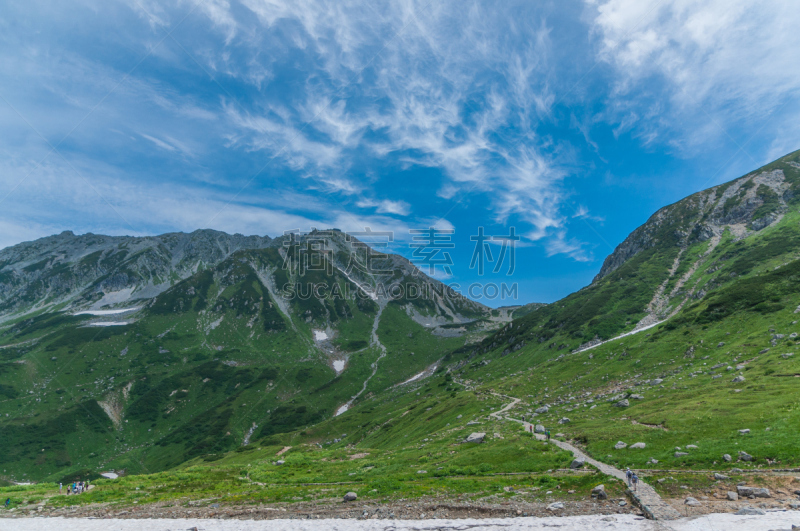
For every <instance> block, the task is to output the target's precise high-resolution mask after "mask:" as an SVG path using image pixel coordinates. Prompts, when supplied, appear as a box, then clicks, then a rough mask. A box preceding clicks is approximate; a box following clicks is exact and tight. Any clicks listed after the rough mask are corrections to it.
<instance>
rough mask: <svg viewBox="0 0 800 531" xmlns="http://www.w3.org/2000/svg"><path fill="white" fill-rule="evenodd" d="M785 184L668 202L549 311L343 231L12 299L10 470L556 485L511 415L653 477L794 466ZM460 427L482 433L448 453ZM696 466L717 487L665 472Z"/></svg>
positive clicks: (794, 330) (799, 462)
mask: <svg viewBox="0 0 800 531" xmlns="http://www.w3.org/2000/svg"><path fill="white" fill-rule="evenodd" d="M799 187H800V151H798V152H794V153H791V154H789V155H787V156H785V157H783V158H781V159H779V160H777V161H775V162H773V163H771V164H769V165H767V166H764V167H762V168H759V169H757V170H756V171H753V172H751V173H749V174H747V175H745V176H743V177H740V178H738V179H735V180H733V181H731V182H729V183H725V184H722V185H719V186H715V187H713V188H710V189H708V190H704V191H701V192H698V193H696V194H693V195H691V196H689V197H687V198H685V199H683V200H681V201H679V202H677V203H675V204H672V205H669V206H666V207H664V208H663V209H661V210H659V211H658V212H656V213H655V214H654V215H653V216H652V217H651V218H650V219H649V220H648V221H647V222H646V223H645V224H644V225H642V226H641V227H639V228H637V229H636V230H634V231H633V232H632V233H631V235H630V236H629V237H628V238H626V239H625V241H623V242H622V243H621V244H620V245H619V246H618V247H617V249H616V250H615V251H614V253H612V255H610V256H609V257H608V258H607V259H606V260H605V262H604V264H603V266H602V268H601V269H600V271H599V273H598V275H597V276H596V278H595V279H594V280H593V282H592V283H591V284H590V285H588V286H586V287H585V288H583V289H581V290H579V291H577V292H575V293H573V294H570V295H568V296H567V297H565V298H563V299H562V300H560V301H557V302H554V303H552V304H547V305H535V304H531V305H526V306H523V307H519V308H504V309H499V310H495V311H489V310H487V309H486V308H484V307H482V306H480V305H478V304H476V303H474V302H472V301H468V300H466V299H462V298H458V297H453V296H450V295H449V294H448V293H447V291H446V289H444V288H443V287H442V286H441V285H440V284H439V283H437V282H436V281H435V280H433V279H430V278H427V277H425V276H424V275H420V274H419V272H418V271H417V270H416V269H415V268H414V267H413V265H411V264H409V263H408V262H407V261H405V260H404V259H402V258H401V257H397V256H380V255H373V254H370V255H368V258H365V260H372V259H375V264H374V265H375V267H374V269H372V270H371V271H372V272H370V270H369V269H368V271H367V272H364V269H365V268H363V267H355V268H348V267H347V265H348V263H349V257H350V256H352V253H349V252H348V247H347V245H348V241H347V238H346V236H345V235H342V234H341V233H338V232H337V231H326V232H324V234H323V233H320V234H311V235H306V236H303V237H301V238H299V239H298V240H297V241H295V240H294V239H292V238H288V239H287V237H284V238H276V239H275V240H270V241H269V242H267V243H266V244H265V245H264V246H263V247H261V248H254V249H241V250H238V251H235V252H233V253H232V254H231V255H230V256H228V257H226V258H222V259H221V260H220V261H219V262H218V263H216V264H215V265H213V266H212V265H208V266H203V267H202V268H201V267H200V266H198V268H197V270H196V271H195V272H194V273H192V274H190V275H189V276H187V277H186V278H185V279H183V280H178V279H176V280H175V282H174V284H172V285H171V286H170V287H168V289H165V290H164V291H161V292H160V293H159V294H157V295H155V296H153V297H150V298H142V299H137V300H135V301H134V303H131V302H127V303H126V307H123V308H119V307H117V308H116V309H117V310H125V312H123V313H109V311H113V309H112V308H111V307H109V308H108V309H106V310H105V312H103V310H102V309H99V310H98V309H97V308H99V306H97V304H98V301H103V300H104V297H107V296H108V293H113V291H109V292H107V293H106V292H103V293H99V292H97V291H92V290H93V289H94V288H82V289H81V291H80V293H81V294H82V295H80V296H75V297H74V298H71V299H69V300H68V301H67V302H60V303H58V304H60V305H61V306H58V305H56V304H53V305H52V306H48V307H47V310H46V311H45V310H42V309H41V308H44V307H45V305H44V304H42V305H40V306H36V305H35V304H36V303H33V305H32V306H29V307H25V306H24V305H21V306H19V307H18V308H20V309H19V310H17V312H22V313H16V314H13V315H12V314H11V313H9V315H10V317H9V318H8V319H7V320H6V322H5V323H3V324H2V327H1V328H0V343H2V348H0V356H2V364H0V374H2V377H3V380H2V381H3V382H4V383H3V384H2V386H0V394H2V395H4V396H5V399H3V400H2V401H0V415H2V417H0V438H2V439H1V440H0V444H2V447H3V448H5V449H7V451H6V452H5V453H3V454H0V459H2V462H0V465H2V469H3V470H5V471H6V472H5V474H6V477H7V478H8V479H15V480H20V479H23V478H40V479H42V478H45V479H55V478H60V477H74V476H75V475H76V474H77V475H83V476H84V477H85V476H87V475H92V474H96V473H97V472H99V471H102V470H109V469H113V470H115V471H117V472H125V473H127V474H133V473H137V474H147V473H148V472H156V471H166V472H163V473H160V474H152V475H143V476H137V479H135V480H134V479H131V480H130V482H129V483H124V484H125V485H130V486H133V485H134V484H135V485H136V486H143V487H142V488H144V489H145V490H147V489H150V490H147V492H148V493H149V494H141V496H142V498H141V499H142V500H145V496H151V498H147V499H151V500H155V499H156V498H153V497H152V496H156V495H157V496H158V498H157V499H158V500H168V499H175V500H178V499H182V497H189V498H195V499H198V500H200V499H203V500H207V499H209V498H214V496H217V498H216V499H220V498H219V495H218V494H213V492H211V491H209V490H208V489H205V490H204V487H201V486H202V485H206V484H208V483H209V482H212V483H217V482H223V483H224V484H225V485H226V486H225V490H226V492H231V493H233V494H230V496H234V497H236V499H237V500H244V501H246V502H247V503H250V502H252V503H262V502H271V501H275V502H285V501H291V500H299V499H303V500H309V499H316V498H318V497H322V498H324V497H328V496H329V494H328V490H329V489H330V488H333V487H331V486H330V485H327V486H325V485H321V486H317V487H315V486H314V485H315V484H317V483H321V482H322V483H324V482H339V483H343V482H346V484H347V486H346V487H342V488H347V489H348V490H354V491H357V492H358V495H359V497H360V498H361V497H362V496H363V497H365V498H367V499H372V498H375V499H376V500H377V499H394V498H400V497H402V498H404V499H406V498H410V497H411V498H413V497H417V496H427V495H429V494H430V493H443V494H442V495H443V496H444V495H445V494H446V493H453V492H460V493H465V492H473V491H471V490H469V489H477V490H476V491H475V492H474V495H475V496H476V497H477V498H480V499H483V497H486V496H490V495H491V496H494V495H496V493H497V489H498V485H500V486H502V485H505V484H502V485H501V484H500V483H497V482H498V481H500V480H499V479H498V477H500V476H494V475H492V474H495V473H498V472H500V473H508V472H526V473H530V474H532V475H531V478H532V479H530V482H532V484H535V486H536V487H537V489H532V490H531V493H532V494H531V495H532V496H539V494H536V493H538V492H539V490H538V489H539V488H541V493H542V494H541V497H542V500H544V499H545V498H544V496H545V495H544V492H547V490H546V489H547V488H550V489H552V488H555V485H556V483H558V485H562V488H564V489H565V490H566V489H567V488H572V487H571V486H570V485H572V483H569V481H571V480H563V481H565V482H564V483H559V482H561V481H562V479H559V478H557V477H552V475H549V474H548V470H552V469H556V468H565V467H567V466H569V465H570V462H571V455H570V454H569V453H567V452H562V451H561V450H559V449H557V448H555V447H553V446H543V447H541V448H539V446H538V444H536V443H532V442H531V439H530V434H524V433H522V430H521V427H519V425H518V424H516V423H515V422H512V420H509V419H508V418H507V417H510V418H511V419H519V418H520V417H521V416H523V415H524V416H525V417H526V420H529V421H533V422H534V423H535V424H541V425H543V426H546V427H547V428H548V429H550V430H551V431H552V432H553V433H554V434H558V433H561V434H563V436H564V438H567V439H570V440H572V441H573V442H574V443H575V444H578V445H581V446H583V447H584V449H585V451H586V452H587V453H588V454H590V455H592V456H593V457H595V458H596V459H598V460H601V461H605V462H608V463H610V464H614V465H616V466H619V467H625V466H630V467H635V468H637V469H643V470H648V469H649V470H650V472H648V474H649V475H650V478H649V479H650V480H652V484H653V485H656V487H657V488H658V489H661V491H662V493H666V494H668V493H672V495H674V496H678V495H681V496H685V495H689V494H692V495H695V494H696V495H697V496H700V495H701V494H702V495H707V494H708V492H707V491H708V489H709V488H711V489H715V488H723V489H725V488H727V489H728V490H731V489H733V490H735V489H734V486H735V484H736V482H738V481H743V480H744V479H743V478H746V476H743V475H742V473H741V472H740V471H737V469H740V470H746V471H747V470H755V469H759V468H763V469H769V468H790V467H797V466H800V457H798V456H800V444H798V442H797V437H796V427H797V426H798V425H800V408H798V407H797V405H798V396H799V395H798V388H797V383H796V382H797V381H798V380H797V377H798V375H800V362H798V358H799V356H798V355H796V349H797V347H798V345H800V342H798V338H800V336H799V335H798V334H800V325H798V322H800V317H798V315H797V313H798V312H800V306H798V305H799V304H800V260H798V258H800V254H799V251H798V250H799V249H800V208H799V206H800V195H798V194H797V190H798V188H799ZM320 237H323V239H326V240H327V241H326V242H325V243H324V245H320V244H319V243H318V242H319V238H320ZM350 243H352V242H350ZM362 249H363V248H362ZM346 258H347V260H346ZM39 261H41V259H39ZM208 262H210V261H208ZM29 263H30V262H26V263H25V265H24V266H23V267H27V265H28V264H29ZM33 263H37V262H36V261H34V262H33ZM70 263H72V264H74V263H76V262H75V260H73V261H72V262H70ZM205 263H207V262H204V264H205ZM360 263H361V264H362V265H363V264H364V263H366V262H363V261H362V262H360ZM308 264H315V265H314V267H308ZM8 267H9V266H8V265H6V266H4V269H3V270H2V271H7V269H6V268H8ZM70 267H73V266H70ZM12 268H15V270H18V269H19V266H18V265H13V266H12ZM142 282H143V281H142ZM87 285H89V286H90V285H91V284H87ZM152 285H153V286H155V285H158V284H157V283H156V282H153V283H152ZM309 285H311V286H322V285H325V286H326V289H325V290H322V291H319V292H316V293H315V292H314V291H313V289H312V290H311V291H309V288H308V286H309ZM408 285H413V286H414V287H413V288H408ZM126 286H127V285H126ZM334 286H336V288H335V289H334ZM397 286H401V287H402V286H405V288H404V289H398V288H397ZM87 289H88V290H89V291H87ZM142 291H143V289H142ZM418 291H427V292H431V293H432V294H433V295H431V296H430V297H417V296H409V295H408V294H409V293H416V292H418ZM87 293H89V294H90V296H89V295H86V294H87ZM132 293H133V294H135V293H137V292H136V289H134V290H133V291H132ZM336 293H351V294H353V293H355V296H354V297H344V298H343V297H339V296H338V295H335V294H336ZM389 293H395V295H394V296H391V295H387V294H389ZM309 294H311V295H309ZM106 300H108V299H106ZM131 300H133V299H131ZM127 304H130V306H127ZM87 308H90V310H86V309H87ZM65 309H66V310H68V311H64V310H65ZM79 310H83V311H91V312H94V313H95V314H97V312H98V311H99V312H103V314H101V315H91V314H86V313H82V312H81V311H79ZM25 312H27V313H25ZM509 318H511V319H513V320H510V321H509V320H508V319H509ZM111 322H117V323H120V322H124V323H126V324H124V325H116V326H100V325H104V324H108V323H111ZM472 432H480V433H485V434H486V436H485V439H484V442H485V444H481V445H465V444H461V443H463V441H464V439H465V438H466V437H467V435H469V434H470V433H472ZM620 442H622V443H623V444H621V445H620V444H619V443H620ZM633 443H641V444H637V445H636V446H634V447H631V445H633ZM279 455H280V456H281V457H280V460H281V461H285V466H278V465H277V464H273V463H276V462H277V460H278V459H279V458H278V456H279ZM367 456H368V457H367ZM360 459H363V461H359V460H360ZM692 469H694V470H703V471H708V470H718V471H724V472H725V473H726V474H727V475H729V476H730V478H731V479H730V481H728V480H724V481H723V480H720V481H721V483H719V482H716V483H713V484H712V483H710V482H709V480H708V479H707V477H706V476H698V475H697V474H688V473H687V474H685V475H681V473H680V472H676V471H680V470H687V471H691V470H692ZM664 471H667V472H664ZM534 474H535V475H536V476H535V477H534ZM70 475H71V476H70ZM465 476H466V477H468V479H467V480H464V477H465ZM212 478H213V481H212ZM670 478H675V479H670ZM698 478H699V479H698ZM656 479H664V482H662V483H657V482H656V481H655V480H656ZM509 481H512V480H511V479H510V480H509ZM513 481H517V479H514V480H513ZM575 481H578V480H575ZM585 481H586V482H591V483H592V484H594V483H596V482H597V481H600V482H603V481H606V482H608V479H603V478H602V477H600V478H596V479H592V478H591V477H590V478H589V479H586V480H585ZM726 481H728V483H726ZM98 485H99V486H100V487H101V489H100V490H99V491H98V492H99V494H97V496H99V497H98V498H97V500H101V499H102V500H103V501H106V500H113V499H119V500H123V499H124V500H128V501H130V500H132V499H133V497H132V495H131V494H125V492H124V491H125V489H116V490H114V489H111V488H110V487H109V489H111V490H103V489H105V487H104V486H103V484H102V483H98ZM164 485H171V487H169V489H170V490H168V491H167V490H165V487H164ZM575 485H577V487H576V488H581V489H583V488H586V489H587V492H588V489H589V488H591V485H589V483H586V484H584V483H580V484H578V483H575ZM679 485H688V486H689V489H688V490H679V489H678V486H679ZM709 485H711V486H709ZM266 486H270V487H269V488H266ZM273 486H277V487H274V488H273ZM506 486H508V485H506ZM262 487H263V488H262ZM543 487H546V488H543ZM336 488H338V487H336ZM610 488H611V487H610ZM172 489H174V490H172ZM315 489H316V490H315ZM326 489H328V490H326ZM534 491H535V492H534ZM581 492H583V491H581ZM491 493H494V494H491ZM722 494H723V496H724V492H723V493H722ZM500 495H501V496H514V494H513V493H511V491H503V492H501V493H500ZM137 496H138V495H137ZM87 499H95V498H87ZM136 499H137V501H138V500H139V498H136ZM181 503H183V502H181ZM198 503H199V502H198Z"/></svg>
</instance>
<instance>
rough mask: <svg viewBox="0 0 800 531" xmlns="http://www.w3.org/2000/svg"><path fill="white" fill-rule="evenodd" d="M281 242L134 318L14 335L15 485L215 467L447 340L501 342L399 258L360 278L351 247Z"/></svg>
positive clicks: (176, 288) (172, 291)
mask: <svg viewBox="0 0 800 531" xmlns="http://www.w3.org/2000/svg"><path fill="white" fill-rule="evenodd" d="M323 236H325V238H327V240H326V247H325V248H316V247H315V245H314V244H312V240H313V241H314V242H317V241H319V240H320V239H321V238H323ZM273 242H274V243H272V244H271V245H269V246H267V247H263V248H254V249H242V250H238V251H236V252H234V253H232V254H231V255H230V256H228V257H227V258H224V259H222V260H221V261H220V262H219V263H217V264H216V265H214V266H210V267H206V268H198V269H199V271H197V272H196V273H193V274H191V275H190V276H188V278H186V279H185V280H180V281H177V282H175V283H174V284H173V285H172V287H169V288H167V289H165V290H162V291H161V292H160V293H159V294H158V295H156V296H155V297H153V298H149V299H144V298H141V297H140V298H139V299H136V300H135V303H136V304H137V306H134V307H123V308H118V309H113V308H112V309H101V310H84V311H82V312H76V311H75V310H79V309H81V308H82V306H80V305H78V304H76V303H77V301H78V300H80V301H81V302H80V304H83V305H84V306H83V307H85V305H86V303H85V301H83V299H75V300H74V301H73V310H72V311H71V312H69V313H67V312H53V311H43V312H42V311H39V312H37V313H35V315H34V316H31V314H30V313H27V314H26V313H24V312H23V314H22V315H17V316H16V317H13V318H10V319H9V320H7V321H6V323H5V324H4V325H2V327H0V342H2V344H0V359H1V360H2V362H0V373H2V374H3V382H4V383H3V385H2V387H0V395H2V399H0V428H1V429H0V444H2V445H3V447H4V448H8V449H9V450H7V451H5V452H4V453H3V454H2V455H0V468H2V469H3V470H5V474H6V475H7V477H14V478H21V477H25V478H36V479H41V478H46V477H50V478H58V477H61V476H63V475H64V474H66V473H76V471H80V470H98V469H103V468H112V469H116V470H126V471H127V472H129V473H142V472H152V471H158V470H163V469H165V468H170V467H173V466H176V465H178V464H181V463H183V462H185V461H187V460H189V459H192V458H195V457H199V456H204V457H206V458H213V456H214V455H216V454H219V453H221V452H224V451H227V450H232V449H234V448H237V447H240V446H242V445H243V444H247V442H248V441H249V440H251V439H256V438H263V437H265V436H269V435H271V434H274V433H283V432H287V431H292V430H294V429H297V428H298V427H303V426H307V425H311V424H315V423H318V422H320V421H322V420H324V419H326V418H330V417H332V416H333V415H334V414H335V413H336V412H337V411H338V410H339V409H340V408H341V409H342V410H343V411H344V410H346V409H347V407H349V404H351V403H352V401H353V400H354V397H360V396H362V395H365V396H369V395H372V394H374V393H380V392H382V391H384V390H386V389H387V388H389V387H391V386H393V385H395V384H397V383H400V382H402V381H404V380H406V379H408V378H410V377H412V376H413V375H414V374H416V373H418V372H420V371H424V370H425V369H426V367H428V366H430V365H431V364H433V363H434V362H436V361H437V360H438V359H440V358H441V357H442V356H444V354H445V353H446V352H448V351H450V350H452V349H453V348H455V347H457V346H460V345H463V344H464V343H465V341H466V340H467V339H468V338H467V337H465V336H464V334H463V333H455V332H454V331H453V330H454V329H453V328H451V327H449V326H448V325H452V324H457V323H462V322H464V323H466V322H473V321H475V320H479V321H481V322H483V323H484V325H483V326H482V328H481V330H479V331H478V332H476V333H479V332H481V331H482V330H484V329H485V327H486V326H493V324H492V322H491V315H490V312H489V310H488V309H486V308H485V307H483V306H482V305H480V304H477V303H474V302H472V301H469V300H466V299H460V298H457V297H455V296H454V294H453V293H450V292H448V291H447V290H446V289H445V288H444V286H443V285H442V284H440V283H438V282H437V281H435V280H433V279H430V278H428V277H425V276H424V275H421V274H419V273H418V272H417V271H416V269H415V268H414V266H413V265H411V264H410V263H409V262H407V261H406V260H404V259H402V258H400V257H397V256H391V255H375V256H372V257H371V259H372V261H373V265H374V270H375V271H377V272H378V273H374V274H373V273H371V272H370V270H368V269H365V270H363V271H361V270H358V269H356V268H350V269H348V261H349V260H350V255H349V253H347V252H346V251H347V249H346V244H347V242H346V241H345V236H344V235H342V234H341V233H338V232H337V231H331V232H328V233H325V234H323V233H315V234H312V235H309V236H308V237H306V238H301V239H299V240H297V241H286V242H284V241H282V240H273ZM81 260H82V259H81ZM395 287H401V288H402V289H400V290H398V289H394V288H395ZM409 292H411V293H429V295H428V296H420V297H416V296H412V297H409V296H407V295H406V294H407V293H409ZM97 298H98V297H97V296H95V299H97ZM100 300H102V299H100ZM125 302H126V303H127V304H130V302H131V301H125ZM76 305H77V308H75V307H74V306H76ZM87 312H88V313H87ZM117 312H118V313H117ZM343 406H347V407H343ZM209 456H212V457H209Z"/></svg>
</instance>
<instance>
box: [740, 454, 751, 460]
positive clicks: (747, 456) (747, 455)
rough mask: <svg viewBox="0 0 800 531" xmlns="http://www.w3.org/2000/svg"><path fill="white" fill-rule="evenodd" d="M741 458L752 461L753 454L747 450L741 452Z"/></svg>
mask: <svg viewBox="0 0 800 531" xmlns="http://www.w3.org/2000/svg"><path fill="white" fill-rule="evenodd" d="M739 459H741V460H742V461H752V460H753V456H752V455H750V454H748V453H747V452H739Z"/></svg>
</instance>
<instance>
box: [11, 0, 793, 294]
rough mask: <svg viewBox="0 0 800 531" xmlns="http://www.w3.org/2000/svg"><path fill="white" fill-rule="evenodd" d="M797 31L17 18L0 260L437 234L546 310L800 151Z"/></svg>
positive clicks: (215, 12)
mask: <svg viewBox="0 0 800 531" xmlns="http://www.w3.org/2000/svg"><path fill="white" fill-rule="evenodd" d="M798 27H800V10H798V9H797V8H796V5H793V2H791V1H778V0H774V1H766V2H760V3H758V5H753V3H752V2H744V1H739V0H726V1H722V0H710V1H705V2H690V1H686V0H676V1H673V2H669V1H646V0H637V1H633V0H606V1H602V0H585V1H573V2H570V1H559V2H547V1H542V2H514V1H508V2H500V3H498V2H470V1H467V2H447V1H437V2H428V1H420V2H417V1H410V0H409V1H397V2H391V3H386V2H382V3H375V2H364V1H358V2H348V1H313V0H299V1H294V2H283V1H279V0H241V1H238V0H230V1H227V0H200V1H196V0H186V1H178V2H170V1H166V2H162V1H152V0H130V1H104V2H92V1H80V0H79V1H64V2H58V3H52V2H40V1H37V0H30V1H27V2H16V3H5V4H4V5H3V7H2V8H0V96H1V97H2V99H0V128H2V134H1V135H0V246H7V245H12V244H15V243H18V242H21V241H26V240H32V239H35V238H38V237H41V236H46V235H49V234H53V233H58V232H61V231H63V230H73V231H75V232H76V233H83V232H94V233H104V234H115V235H116V234H136V235H143V234H157V233H162V232H168V231H192V230H195V229H197V228H215V229H219V230H224V231H227V232H239V233H243V234H267V235H271V236H276V235H279V234H281V233H282V232H283V231H285V230H291V229H296V228H300V229H304V230H307V229H310V228H311V227H318V228H322V227H338V228H340V229H342V230H363V229H364V227H370V228H371V229H372V230H388V231H393V232H394V233H395V240H396V241H395V246H394V250H395V251H396V252H399V253H400V254H404V255H406V256H410V255H411V249H409V248H408V242H409V239H410V237H409V235H408V231H409V229H415V228H425V227H428V226H432V225H435V226H437V227H440V228H443V229H454V230H455V235H454V236H453V241H454V243H455V244H456V246H455V248H454V249H453V250H452V251H451V255H452V257H453V261H454V267H453V275H452V276H451V277H448V276H447V275H443V274H440V278H442V279H443V280H445V281H447V282H458V283H460V284H462V285H468V284H469V283H471V282H475V281H478V280H481V281H505V282H507V283H511V282H516V283H518V285H519V296H520V301H519V302H530V301H544V302H550V301H553V300H556V299H558V298H560V297H563V296H564V295H567V294H568V293H570V292H572V291H574V290H576V289H579V288H581V287H582V286H584V285H586V284H587V283H589V282H590V281H591V279H592V277H593V276H594V275H595V274H596V273H597V271H598V270H599V268H600V265H601V264H602V261H603V259H604V258H605V257H606V256H607V255H608V254H609V253H610V252H611V251H612V250H613V248H614V247H615V246H616V245H617V244H619V243H620V242H621V241H622V240H623V239H624V238H625V236H626V235H627V234H628V233H629V232H630V231H632V230H633V229H634V228H636V227H637V226H638V225H640V224H641V223H643V222H644V221H646V220H647V218H648V217H649V216H650V215H651V214H652V213H653V212H655V210H657V209H658V208H660V207H662V206H664V205H666V204H669V203H671V202H674V201H677V200H679V199H681V198H682V197H684V196H686V195H688V194H691V193H693V192H696V191H698V190H701V189H703V188H707V187H709V186H712V185H715V184H719V183H721V182H724V181H726V180H729V179H732V178H734V177H737V176H739V175H741V174H744V173H746V172H748V171H749V170H751V169H754V168H756V167H758V166H759V165H761V164H763V163H766V162H768V161H770V160H773V159H775V158H777V157H779V156H781V155H783V154H785V153H787V152H789V151H793V150H795V149H798V148H800V68H798V67H797V50H798V49H800V32H798V31H797V28H798ZM480 226H482V227H485V232H486V234H489V235H503V234H508V231H509V227H511V226H513V227H515V228H516V232H517V234H519V235H520V236H521V240H520V242H519V244H518V248H517V257H516V258H517V265H516V271H515V273H514V275H513V276H512V277H507V276H505V275H503V274H501V275H491V274H489V275H486V276H485V277H483V278H479V277H478V275H477V271H476V270H474V269H470V268H469V261H470V257H471V255H472V252H473V243H472V242H471V241H470V236H471V235H474V234H477V231H478V227H480ZM494 250H495V252H496V251H497V250H499V247H494ZM483 302H487V303H488V304H490V305H492V306H497V305H502V304H512V303H514V301H511V300H505V301H500V300H491V301H487V300H484V301H483Z"/></svg>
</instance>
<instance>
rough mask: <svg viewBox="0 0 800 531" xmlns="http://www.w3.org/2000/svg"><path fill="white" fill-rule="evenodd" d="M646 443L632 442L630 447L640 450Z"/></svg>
mask: <svg viewBox="0 0 800 531" xmlns="http://www.w3.org/2000/svg"><path fill="white" fill-rule="evenodd" d="M646 446H647V445H646V444H645V443H643V442H638V443H633V444H632V445H631V448H636V449H637V450H641V449H642V448H644V447H646Z"/></svg>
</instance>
